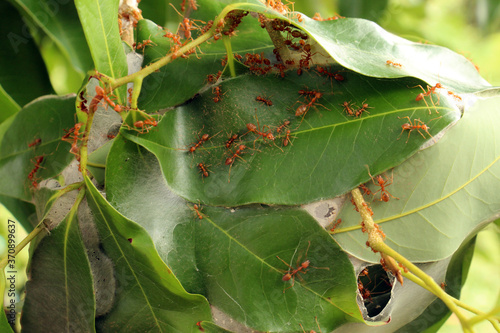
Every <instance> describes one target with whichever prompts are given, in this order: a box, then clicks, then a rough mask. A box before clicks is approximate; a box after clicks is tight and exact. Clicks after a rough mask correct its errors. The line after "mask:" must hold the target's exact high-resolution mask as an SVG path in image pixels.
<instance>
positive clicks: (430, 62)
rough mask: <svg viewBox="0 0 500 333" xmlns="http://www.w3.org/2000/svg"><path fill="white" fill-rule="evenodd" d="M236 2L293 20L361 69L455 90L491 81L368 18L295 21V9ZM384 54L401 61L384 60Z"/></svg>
mask: <svg viewBox="0 0 500 333" xmlns="http://www.w3.org/2000/svg"><path fill="white" fill-rule="evenodd" d="M234 8H235V9H242V10H249V11H255V12H259V13H262V14H264V15H266V16H267V17H271V18H275V17H276V18H280V19H282V20H286V21H291V22H293V24H294V25H295V26H296V27H298V28H300V29H302V30H303V31H306V32H307V33H308V34H309V35H310V37H312V39H313V40H314V42H317V43H318V44H319V45H320V46H321V47H323V49H324V50H321V51H318V52H319V54H322V55H323V56H328V55H329V56H331V57H332V58H333V59H334V60H335V61H337V62H338V63H339V64H340V65H342V66H344V67H346V68H348V69H350V70H353V71H355V72H358V73H360V74H364V75H367V76H373V77H382V78H398V77H405V76H413V77H415V78H418V79H421V80H423V81H425V82H427V83H429V84H432V85H434V84H436V83H437V82H440V83H442V84H443V86H444V87H447V88H449V89H452V90H454V91H455V92H456V93H465V92H473V91H477V90H481V89H484V88H487V87H489V86H491V85H490V84H489V83H488V82H486V81H485V80H484V79H483V78H482V77H481V76H480V75H479V73H478V72H477V70H476V68H475V67H474V65H473V64H472V63H471V62H470V61H469V60H467V59H466V58H465V57H464V56H462V55H459V54H457V53H454V52H453V51H451V50H449V49H447V48H444V47H440V46H435V45H425V44H419V43H413V42H410V41H408V40H406V39H403V38H400V37H398V36H395V35H393V34H391V33H389V32H387V31H385V30H384V29H382V28H381V27H380V26H379V25H377V24H376V23H374V22H371V21H367V20H364V19H352V18H344V19H338V20H331V21H322V22H320V21H316V20H313V19H310V18H308V17H307V16H305V15H303V14H301V21H302V22H299V21H298V19H297V18H298V16H297V15H296V14H293V13H292V14H288V17H285V16H283V15H281V14H278V13H277V12H276V11H274V10H272V9H271V8H267V7H265V6H264V5H263V4H254V3H253V2H252V3H248V4H247V3H244V4H235V5H234ZM309 42H310V43H312V44H314V42H313V41H309ZM323 52H324V53H323ZM302 56H303V52H300V53H298V57H302ZM387 60H391V61H394V62H396V63H398V64H401V65H402V66H401V68H400V67H395V66H390V65H387ZM457 69H459V70H457Z"/></svg>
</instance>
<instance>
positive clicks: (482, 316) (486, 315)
mask: <svg viewBox="0 0 500 333" xmlns="http://www.w3.org/2000/svg"><path fill="white" fill-rule="evenodd" d="M499 312H500V306H496V307H494V308H493V309H492V310H491V311H489V312H486V313H481V314H478V315H477V316H475V317H472V318H471V319H469V324H470V325H471V326H474V325H476V324H477V323H479V322H481V321H483V320H489V321H490V322H491V324H492V325H493V327H495V326H496V329H497V331H498V324H497V323H496V322H495V320H494V319H492V317H495V315H496V314H498V313H499Z"/></svg>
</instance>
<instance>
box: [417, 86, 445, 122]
mask: <svg viewBox="0 0 500 333" xmlns="http://www.w3.org/2000/svg"><path fill="white" fill-rule="evenodd" d="M417 87H420V89H422V91H423V93H420V94H418V95H417V97H416V98H415V100H416V101H417V102H418V101H420V100H422V99H423V100H424V102H425V105H426V106H427V108H428V109H429V114H431V109H430V108H429V104H427V101H426V100H425V97H426V96H430V95H431V94H434V95H437V97H438V101H437V104H438V105H439V95H438V94H437V93H436V89H440V88H443V86H442V85H441V83H439V82H438V83H436V85H435V86H434V87H430V86H427V91H425V89H424V88H423V87H422V86H421V85H418V86H417ZM431 102H432V104H433V105H434V102H433V101H432V96H431ZM434 109H435V110H436V112H437V113H439V111H438V110H437V109H436V107H435V105H434Z"/></svg>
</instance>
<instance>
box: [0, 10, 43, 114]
mask: <svg viewBox="0 0 500 333" xmlns="http://www.w3.org/2000/svg"><path fill="white" fill-rule="evenodd" d="M0 13H2V14H1V15H2V19H1V20H0V31H2V33H1V34H0V44H1V45H2V47H1V48H0V85H1V87H2V89H1V90H2V92H1V93H0V96H2V97H1V100H0V103H1V105H2V110H0V121H3V120H4V119H5V118H6V116H8V115H10V114H12V112H14V111H17V110H15V109H16V108H17V109H18V108H19V106H23V105H25V104H27V103H29V102H30V101H32V100H34V99H35V98H37V97H39V96H42V95H46V94H51V93H52V92H53V90H52V88H51V84H50V80H49V76H48V74H47V70H46V68H45V64H44V62H43V59H42V57H41V56H40V51H39V50H38V47H37V45H36V44H35V42H34V41H33V37H32V36H31V35H30V33H29V29H28V26H27V25H26V24H25V23H23V20H22V18H21V16H20V15H19V13H18V11H17V10H16V9H15V8H14V7H13V6H12V5H11V4H10V3H9V2H8V1H2V2H1V3H0ZM27 82H29V84H27ZM4 101H5V104H4ZM16 104H17V106H16ZM4 106H5V108H4ZM7 106H9V108H7Z"/></svg>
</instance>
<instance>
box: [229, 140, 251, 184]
mask: <svg viewBox="0 0 500 333" xmlns="http://www.w3.org/2000/svg"><path fill="white" fill-rule="evenodd" d="M246 148H247V146H245V145H240V146H239V147H238V149H237V150H236V152H235V153H234V154H233V156H232V157H228V158H227V159H226V162H225V163H226V165H229V178H228V180H227V182H228V183H229V182H230V181H231V168H232V167H233V163H234V161H236V157H239V158H241V156H240V155H241V154H243V150H245V149H246ZM241 159H243V158H241Z"/></svg>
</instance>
